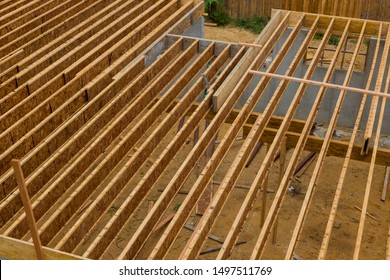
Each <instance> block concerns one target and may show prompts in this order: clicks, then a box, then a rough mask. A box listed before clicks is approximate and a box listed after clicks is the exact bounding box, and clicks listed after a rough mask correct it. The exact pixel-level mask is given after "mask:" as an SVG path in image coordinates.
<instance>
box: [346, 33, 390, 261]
mask: <svg viewBox="0 0 390 280" xmlns="http://www.w3.org/2000/svg"><path fill="white" fill-rule="evenodd" d="M388 36H389V37H390V29H389V33H388ZM389 39H390V38H388V40H389ZM388 51H389V50H388ZM389 87H390V71H388V73H387V77H386V84H385V92H388V91H389ZM386 103H387V99H386V98H382V104H381V107H380V112H379V116H378V124H377V129H376V136H375V141H374V148H373V152H372V155H371V163H370V168H369V171H368V177H367V184H366V189H365V192H364V199H363V205H362V209H361V216H360V221H359V228H358V232H357V237H356V243H355V250H354V253H353V259H354V260H358V259H359V254H360V248H361V243H362V239H363V231H364V225H365V222H366V216H369V217H371V218H373V219H374V217H373V216H372V215H369V214H368V212H367V208H368V203H369V198H370V192H371V187H372V180H373V177H374V171H375V158H376V154H377V150H378V146H379V139H380V136H381V130H382V124H383V118H384V114H385V109H386ZM355 208H356V207H355Z"/></svg>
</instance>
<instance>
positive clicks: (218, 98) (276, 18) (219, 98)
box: [213, 12, 283, 112]
mask: <svg viewBox="0 0 390 280" xmlns="http://www.w3.org/2000/svg"><path fill="white" fill-rule="evenodd" d="M282 20H283V17H282V16H281V12H276V13H275V14H274V15H273V17H272V18H271V20H270V21H269V22H268V24H267V26H266V27H265V28H264V29H263V31H262V32H261V34H260V35H259V36H258V37H257V38H256V40H255V42H254V43H255V44H256V45H264V44H265V43H266V42H267V41H268V40H269V39H270V38H271V36H272V34H273V32H274V31H275V30H276V28H277V27H278V26H279V25H280V24H281V22H282ZM257 54H258V50H257V49H254V48H251V49H250V50H249V51H248V52H247V53H246V54H245V56H244V57H243V59H242V60H241V62H240V63H239V65H237V67H236V68H235V69H234V71H233V72H232V73H231V74H230V75H229V77H228V78H227V79H226V80H225V82H224V83H223V85H222V86H221V87H220V89H219V90H217V91H216V92H215V93H214V98H213V109H214V112H217V111H218V110H220V109H221V108H222V105H223V104H224V102H225V100H226V99H227V97H228V96H229V95H230V94H231V92H232V91H233V89H234V88H235V86H236V85H237V84H238V82H239V81H240V79H241V78H242V77H243V75H244V74H245V72H246V71H247V69H250V68H251V67H250V66H251V64H252V62H253V61H254V59H255V57H256V55H257Z"/></svg>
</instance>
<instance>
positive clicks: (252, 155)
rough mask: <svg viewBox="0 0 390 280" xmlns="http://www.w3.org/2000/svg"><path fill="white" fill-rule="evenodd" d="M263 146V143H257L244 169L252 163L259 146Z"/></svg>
mask: <svg viewBox="0 0 390 280" xmlns="http://www.w3.org/2000/svg"><path fill="white" fill-rule="evenodd" d="M262 145H263V142H259V143H257V145H256V147H255V149H254V150H253V152H252V154H251V156H250V157H249V159H248V161H247V162H246V165H245V167H249V165H250V164H251V163H252V161H253V160H254V159H255V157H256V155H257V153H258V152H259V150H260V148H261V146H262Z"/></svg>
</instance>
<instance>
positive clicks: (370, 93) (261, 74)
mask: <svg viewBox="0 0 390 280" xmlns="http://www.w3.org/2000/svg"><path fill="white" fill-rule="evenodd" d="M249 73H251V74H253V75H259V76H267V77H272V78H278V79H284V80H289V81H293V82H299V83H305V84H308V85H315V86H324V87H328V88H334V89H338V90H343V91H351V92H357V93H361V94H369V95H372V96H376V97H385V98H389V97H390V96H389V94H387V93H383V92H379V91H373V90H365V89H360V88H355V87H349V86H344V85H342V86H341V85H336V84H331V83H325V82H318V81H314V80H308V79H301V78H296V77H288V76H286V75H279V74H274V73H266V72H263V71H255V70H249Z"/></svg>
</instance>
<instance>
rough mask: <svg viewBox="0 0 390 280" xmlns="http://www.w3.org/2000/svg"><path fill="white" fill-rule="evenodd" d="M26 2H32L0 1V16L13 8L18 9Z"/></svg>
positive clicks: (28, 0)
mask: <svg viewBox="0 0 390 280" xmlns="http://www.w3.org/2000/svg"><path fill="white" fill-rule="evenodd" d="M26 2H32V1H31V0H19V1H15V0H5V1H2V2H1V3H0V16H3V15H5V14H8V13H10V11H12V10H16V9H18V8H20V7H21V6H23V5H26Z"/></svg>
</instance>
